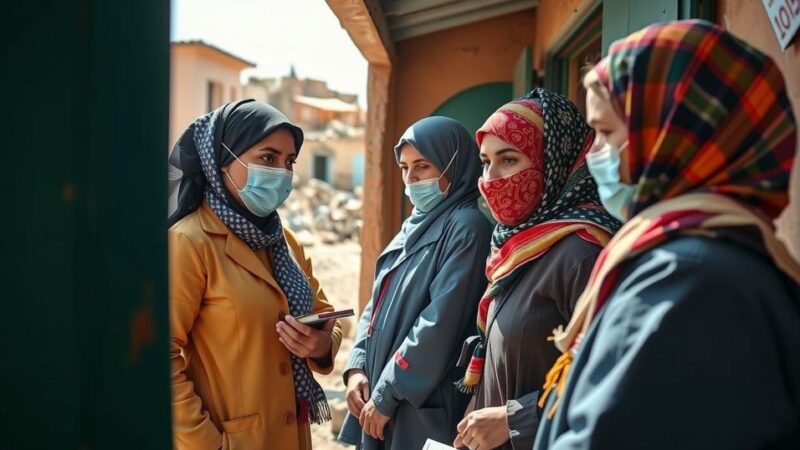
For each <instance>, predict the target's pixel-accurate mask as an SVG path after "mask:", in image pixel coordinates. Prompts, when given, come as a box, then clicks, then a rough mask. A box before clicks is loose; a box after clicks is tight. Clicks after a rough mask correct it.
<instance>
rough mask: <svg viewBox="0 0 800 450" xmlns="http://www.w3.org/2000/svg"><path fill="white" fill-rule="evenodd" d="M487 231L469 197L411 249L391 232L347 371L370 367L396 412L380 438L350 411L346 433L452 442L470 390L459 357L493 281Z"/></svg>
mask: <svg viewBox="0 0 800 450" xmlns="http://www.w3.org/2000/svg"><path fill="white" fill-rule="evenodd" d="M398 236H399V235H398ZM490 237H491V225H490V224H489V222H488V221H487V220H486V218H485V217H484V216H483V214H482V213H481V212H480V211H479V210H478V209H477V206H476V204H475V202H471V203H470V204H464V205H462V206H460V207H456V208H452V210H451V211H448V212H447V213H445V214H442V215H441V216H440V217H438V218H437V219H436V221H435V222H434V223H433V224H432V225H431V226H430V227H429V228H428V230H426V232H425V233H424V235H423V236H421V237H420V238H419V239H418V240H417V242H415V243H414V244H413V245H412V246H411V247H410V248H409V249H408V250H406V249H404V247H403V246H402V245H400V246H398V245H395V244H396V243H394V242H393V244H390V245H389V246H388V247H387V249H389V250H388V251H386V252H384V254H382V255H381V256H380V258H379V259H378V261H377V264H376V266H377V267H376V277H375V283H374V285H373V291H372V300H371V301H370V303H369V304H368V306H367V307H366V309H365V310H364V312H363V313H362V315H361V318H360V320H359V325H358V331H357V333H356V342H355V346H354V348H353V350H352V351H351V353H350V360H349V362H348V364H347V367H346V369H345V373H344V378H345V383H347V377H348V375H349V371H350V370H351V369H356V368H357V369H363V370H364V371H365V372H366V374H367V378H368V379H369V384H370V390H371V393H372V394H371V398H372V400H373V401H374V402H375V406H376V408H377V409H378V410H379V411H380V412H381V413H383V414H385V415H387V416H389V417H391V419H390V421H389V422H388V423H387V425H386V428H385V429H384V436H385V441H384V442H380V441H376V440H374V439H372V438H370V437H369V436H366V435H365V434H363V433H362V430H361V427H360V425H359V423H358V418H357V417H353V416H351V415H350V414H348V415H347V417H346V418H345V423H344V425H343V429H342V432H341V434H340V436H339V439H340V440H341V441H343V442H347V443H350V444H357V445H360V448H363V449H379V448H383V449H395V450H412V449H413V450H416V449H421V448H422V446H423V444H424V443H425V440H426V439H428V438H432V439H435V440H438V441H441V442H452V439H453V438H454V437H455V427H456V425H457V424H458V422H459V421H460V420H461V418H462V416H463V413H464V409H465V408H466V405H467V402H468V400H469V397H468V396H466V395H464V394H461V393H460V392H458V390H457V389H456V388H455V386H454V384H453V383H454V382H455V381H457V380H459V379H460V378H461V376H462V375H463V370H462V369H458V368H456V361H457V359H458V356H459V350H460V348H461V343H462V342H463V340H464V339H465V338H466V337H467V336H468V335H469V334H471V332H472V331H473V330H474V328H475V318H476V314H477V306H478V302H479V300H480V297H481V295H482V294H483V292H484V289H485V288H486V277H485V275H484V267H485V261H486V257H487V255H488V253H489V241H490ZM384 283H387V285H386V287H385V289H382V288H384ZM382 290H383V291H384V292H385V295H384V296H383V298H381V299H380V301H378V299H379V294H380V293H381V291H382ZM370 325H372V327H371V334H370Z"/></svg>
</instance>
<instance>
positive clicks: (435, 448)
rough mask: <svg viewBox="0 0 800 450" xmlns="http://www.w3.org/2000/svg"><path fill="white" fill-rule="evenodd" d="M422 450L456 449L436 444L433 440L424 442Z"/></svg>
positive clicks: (439, 443)
mask: <svg viewBox="0 0 800 450" xmlns="http://www.w3.org/2000/svg"><path fill="white" fill-rule="evenodd" d="M422 450H456V448H455V447H450V446H449V445H446V444H442V443H441V442H436V441H434V440H433V439H428V440H427V441H425V445H424V446H423V447H422Z"/></svg>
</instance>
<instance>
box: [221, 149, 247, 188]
mask: <svg viewBox="0 0 800 450" xmlns="http://www.w3.org/2000/svg"><path fill="white" fill-rule="evenodd" d="M222 146H223V147H225V150H227V151H228V152H229V153H230V154H231V156H233V157H234V158H236V161H239V164H241V165H243V166H244V167H245V168H247V164H245V163H243V162H242V160H241V159H239V157H238V156H236V154H235V153H233V152H232V151H231V149H229V148H228V146H227V145H225V143H224V142H222ZM225 176H226V177H228V179H229V180H231V184H233V185H234V186H235V187H236V189H238V190H239V192H242V190H243V189H242V188H240V187H239V185H238V184H236V182H235V181H233V177H231V174H229V173H228V171H227V170H226V171H225Z"/></svg>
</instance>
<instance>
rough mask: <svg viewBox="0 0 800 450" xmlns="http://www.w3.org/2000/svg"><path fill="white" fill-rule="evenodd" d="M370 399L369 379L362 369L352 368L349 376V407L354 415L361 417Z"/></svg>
mask: <svg viewBox="0 0 800 450" xmlns="http://www.w3.org/2000/svg"><path fill="white" fill-rule="evenodd" d="M368 401H369V380H368V379H367V374H366V373H364V371H363V370H361V369H351V370H350V375H349V376H348V377H347V409H349V410H350V414H352V415H353V417H358V418H361V410H362V409H363V408H364V404H365V403H367V402H368Z"/></svg>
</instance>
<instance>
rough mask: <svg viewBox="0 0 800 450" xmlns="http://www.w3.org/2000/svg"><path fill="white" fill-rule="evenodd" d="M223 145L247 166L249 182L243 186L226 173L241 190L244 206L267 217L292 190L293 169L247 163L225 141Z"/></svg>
mask: <svg viewBox="0 0 800 450" xmlns="http://www.w3.org/2000/svg"><path fill="white" fill-rule="evenodd" d="M222 146H223V147H225V149H226V150H228V151H229V152H230V153H231V155H233V157H234V158H236V161H239V164H241V165H243V166H245V167H246V168H247V184H246V185H245V186H244V187H243V188H240V187H239V186H237V185H236V183H235V182H234V181H233V178H231V176H230V174H229V173H227V172H226V173H225V175H227V176H228V179H229V180H231V183H233V185H234V186H236V189H238V190H239V197H240V198H241V199H242V203H244V206H245V207H246V208H247V209H248V210H249V211H250V212H251V213H253V214H255V215H256V216H258V217H267V216H268V215H270V214H272V213H273V212H275V210H277V209H278V207H279V206H281V205H282V204H283V202H285V201H286V198H287V197H289V194H290V193H291V192H292V175H293V174H292V171H291V170H286V169H275V168H272V167H265V166H262V165H259V164H252V163H250V164H245V163H243V162H242V160H240V159H239V158H238V157H237V156H236V155H235V154H234V153H233V152H231V149H229V148H228V146H227V145H225V144H224V143H223V144H222Z"/></svg>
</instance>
